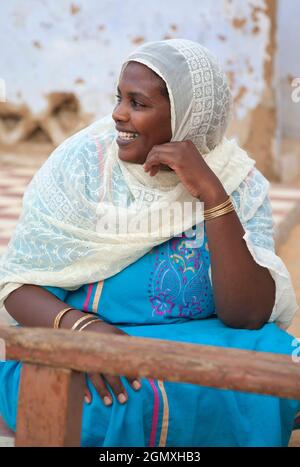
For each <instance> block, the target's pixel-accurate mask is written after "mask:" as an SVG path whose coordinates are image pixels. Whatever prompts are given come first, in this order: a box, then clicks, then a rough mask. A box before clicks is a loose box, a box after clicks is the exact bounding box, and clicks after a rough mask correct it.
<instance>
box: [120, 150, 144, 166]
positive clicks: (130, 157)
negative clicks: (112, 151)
mask: <svg viewBox="0 0 300 467" xmlns="http://www.w3.org/2000/svg"><path fill="white" fill-rule="evenodd" d="M118 156H119V159H121V160H122V161H124V162H132V163H133V164H143V163H144V161H141V158H140V157H139V156H138V155H137V154H130V152H129V151H124V150H122V149H119V152H118Z"/></svg>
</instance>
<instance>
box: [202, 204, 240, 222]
mask: <svg viewBox="0 0 300 467" xmlns="http://www.w3.org/2000/svg"><path fill="white" fill-rule="evenodd" d="M232 211H234V207H233V206H228V207H227V208H224V209H220V210H219V211H217V212H214V213H212V214H207V215H206V216H205V217H204V219H205V220H208V219H214V217H219V216H222V215H223V214H227V213H228V212H232Z"/></svg>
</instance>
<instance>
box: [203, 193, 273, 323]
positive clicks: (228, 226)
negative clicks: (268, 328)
mask: <svg viewBox="0 0 300 467" xmlns="http://www.w3.org/2000/svg"><path fill="white" fill-rule="evenodd" d="M227 198H228V195H227V194H226V192H225V190H224V188H223V187H222V185H221V184H220V185H219V187H218V188H217V189H214V190H212V192H211V193H209V194H208V195H207V196H206V197H205V199H204V208H205V209H210V208H212V207H214V206H217V205H218V204H220V203H222V202H223V201H225V200H226V199H227ZM206 232H207V237H208V246H209V251H210V256H211V271H212V283H213V289H214V298H215V304H216V313H217V314H218V316H219V318H220V319H221V320H222V321H223V322H224V323H225V324H227V325H228V326H232V327H238V328H248V329H258V328H260V327H261V326H262V325H263V324H264V323H265V322H267V321H268V320H269V317H270V315H271V313H272V309H273V306H274V302H275V282H274V280H273V278H272V276H271V274H270V272H269V270H268V269H267V268H265V267H262V266H260V265H259V264H257V263H256V261H255V260H254V258H253V256H252V255H251V253H250V251H249V249H248V247H247V244H246V242H245V241H244V239H243V236H244V235H245V231H244V228H243V226H242V224H241V222H240V220H239V218H238V215H237V213H236V212H235V211H233V212H230V213H228V214H226V215H224V216H220V217H217V218H215V219H211V220H209V221H206Z"/></svg>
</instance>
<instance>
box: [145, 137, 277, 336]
mask: <svg viewBox="0 0 300 467" xmlns="http://www.w3.org/2000/svg"><path fill="white" fill-rule="evenodd" d="M161 164H165V165H168V166H169V167H170V168H171V169H173V170H174V171H175V172H176V174H177V175H178V177H179V178H180V180H181V182H182V183H183V184H184V185H185V187H186V189H187V190H188V191H189V192H190V194H191V195H192V196H193V197H195V198H197V199H198V200H199V201H201V202H203V203H204V209H211V208H213V207H216V206H217V205H219V204H221V203H223V202H224V201H225V200H226V199H228V195H227V193H226V191H225V189H224V187H223V185H222V183H221V181H220V180H219V178H218V177H217V176H216V174H215V173H214V172H213V171H212V170H211V169H210V167H209V166H208V164H207V163H206V162H205V160H204V158H203V157H201V155H200V154H199V152H198V150H197V148H196V147H195V146H194V144H193V143H192V142H191V141H180V142H172V143H166V144H162V145H158V146H154V148H153V149H152V150H151V151H150V153H149V154H148V156H147V160H146V162H145V164H144V169H145V171H146V172H149V173H150V175H151V176H155V175H156V173H157V172H158V171H159V169H160V165H161ZM206 231H207V237H208V246H209V250H210V254H211V271H212V283H213V290H214V298H215V304H216V312H217V314H218V316H219V317H220V319H221V320H222V321H223V322H224V323H225V324H226V325H228V326H232V327H237V328H247V329H258V328H260V327H261V326H262V325H263V324H264V323H265V322H266V321H268V319H269V317H270V315H271V313H272V309H273V305H274V302H275V283H274V281H273V278H272V276H271V274H270V272H269V270H268V268H266V267H262V266H260V265H259V264H258V263H257V262H256V261H255V259H254V258H253V256H252V255H251V253H250V251H249V249H248V247H247V244H246V242H245V241H244V239H243V236H244V235H245V231H244V228H243V226H242V224H241V222H240V220H239V217H238V215H237V214H236V212H231V213H229V214H226V215H223V216H221V217H218V218H215V219H211V220H209V221H207V223H206Z"/></svg>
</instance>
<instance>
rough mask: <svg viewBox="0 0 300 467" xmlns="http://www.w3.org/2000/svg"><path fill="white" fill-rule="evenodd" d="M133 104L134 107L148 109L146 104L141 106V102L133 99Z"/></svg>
mask: <svg viewBox="0 0 300 467" xmlns="http://www.w3.org/2000/svg"><path fill="white" fill-rule="evenodd" d="M131 103H132V106H133V107H146V106H145V105H144V104H141V103H140V102H137V101H136V100H135V99H132V100H131Z"/></svg>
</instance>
